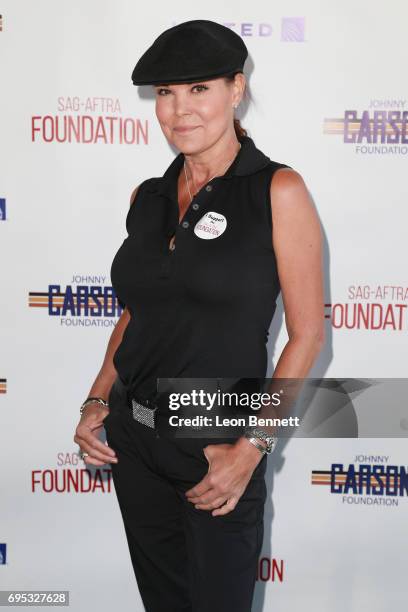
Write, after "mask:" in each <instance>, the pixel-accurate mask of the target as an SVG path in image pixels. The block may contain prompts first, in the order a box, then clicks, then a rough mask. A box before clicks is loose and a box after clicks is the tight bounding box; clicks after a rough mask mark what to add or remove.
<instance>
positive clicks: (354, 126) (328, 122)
mask: <svg viewBox="0 0 408 612" xmlns="http://www.w3.org/2000/svg"><path fill="white" fill-rule="evenodd" d="M345 123H347V131H348V133H349V134H358V133H359V131H360V126H361V120H359V119H358V120H357V121H353V120H347V122H346V121H345V120H344V119H325V120H324V125H323V134H344V124H345ZM365 123H369V124H370V127H371V126H372V127H374V119H369V120H368V121H365ZM384 123H385V125H386V127H385V129H384V133H385V134H387V135H388V134H394V135H395V128H396V127H398V129H399V130H400V132H401V131H402V125H403V122H402V121H394V122H393V123H394V126H395V127H393V126H392V125H391V124H390V123H389V122H388V121H386V122H384ZM377 129H378V120H377ZM372 144H376V143H372ZM383 144H384V143H383Z"/></svg>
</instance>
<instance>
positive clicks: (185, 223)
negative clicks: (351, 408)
mask: <svg viewBox="0 0 408 612" xmlns="http://www.w3.org/2000/svg"><path fill="white" fill-rule="evenodd" d="M189 225H190V224H189V222H188V221H183V223H182V224H181V227H184V229H187V228H188V226H189Z"/></svg>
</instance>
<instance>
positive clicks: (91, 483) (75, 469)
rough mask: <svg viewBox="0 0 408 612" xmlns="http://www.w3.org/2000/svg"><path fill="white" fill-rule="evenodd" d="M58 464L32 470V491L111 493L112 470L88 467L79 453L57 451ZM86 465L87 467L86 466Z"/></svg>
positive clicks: (107, 467)
mask: <svg viewBox="0 0 408 612" xmlns="http://www.w3.org/2000/svg"><path fill="white" fill-rule="evenodd" d="M56 466H57V467H51V468H42V469H37V470H31V492H32V493H110V492H111V491H112V482H111V481H112V470H111V468H110V467H109V465H107V466H106V467H103V466H101V467H95V466H92V469H89V468H88V467H86V463H85V462H84V461H83V460H82V459H80V457H79V455H78V453H74V452H61V453H57V459H56ZM84 466H85V467H84Z"/></svg>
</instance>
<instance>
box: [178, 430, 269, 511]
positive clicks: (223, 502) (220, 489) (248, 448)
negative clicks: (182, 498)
mask: <svg viewBox="0 0 408 612" xmlns="http://www.w3.org/2000/svg"><path fill="white" fill-rule="evenodd" d="M203 451H204V455H205V456H206V458H207V461H208V464H209V468H208V472H207V474H206V475H205V476H204V478H203V479H202V480H201V481H200V482H199V483H198V484H197V485H195V486H194V487H193V488H192V489H189V490H188V491H186V493H185V494H186V497H187V499H188V501H190V502H191V503H192V504H194V506H195V507H196V508H197V509H198V510H212V512H211V514H212V516H220V515H223V514H228V513H229V512H231V510H233V509H234V508H235V506H236V505H237V503H238V501H239V499H240V497H241V495H242V494H243V493H244V491H245V489H246V487H247V485H248V482H249V481H250V479H251V476H252V474H253V472H254V470H255V468H256V466H257V465H258V463H259V462H260V461H261V459H262V455H261V453H260V451H259V450H258V449H257V448H256V447H255V446H254V445H253V444H251V442H249V440H247V439H246V438H239V439H238V440H237V442H235V444H209V445H208V446H205V447H204V449H203Z"/></svg>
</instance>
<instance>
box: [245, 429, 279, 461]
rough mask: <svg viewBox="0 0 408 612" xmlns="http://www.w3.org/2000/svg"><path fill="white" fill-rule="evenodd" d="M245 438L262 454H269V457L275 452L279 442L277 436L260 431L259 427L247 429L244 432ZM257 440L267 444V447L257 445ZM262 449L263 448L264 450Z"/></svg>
mask: <svg viewBox="0 0 408 612" xmlns="http://www.w3.org/2000/svg"><path fill="white" fill-rule="evenodd" d="M244 437H245V438H247V439H248V440H249V441H250V442H252V444H254V445H255V446H256V447H257V448H258V449H259V450H260V451H261V452H262V453H267V454H268V455H270V454H271V453H272V452H273V451H274V450H275V447H276V443H277V441H278V438H277V437H276V436H275V434H269V433H268V432H267V431H264V430H263V429H259V428H258V427H246V428H245V430H244ZM256 439H258V440H262V441H263V442H266V446H263V445H261V444H256ZM260 447H262V450H261V448H260Z"/></svg>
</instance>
